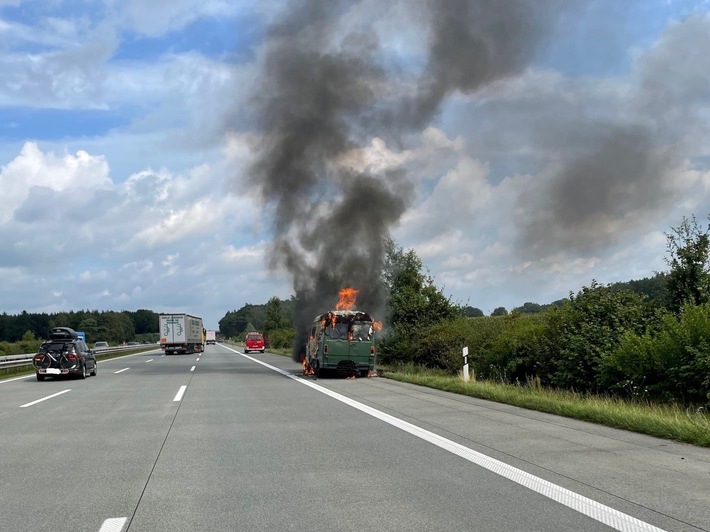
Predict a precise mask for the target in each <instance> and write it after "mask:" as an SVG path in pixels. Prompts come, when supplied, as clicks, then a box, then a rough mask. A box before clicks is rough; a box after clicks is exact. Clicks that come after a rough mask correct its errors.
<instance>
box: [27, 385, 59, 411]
mask: <svg viewBox="0 0 710 532" xmlns="http://www.w3.org/2000/svg"><path fill="white" fill-rule="evenodd" d="M67 392H71V388H69V389H67V390H62V391H61V392H57V393H53V394H52V395H48V396H47V397H42V399H37V400H36V401H32V402H31V403H27V404H24V405H20V408H26V407H28V406H32V405H36V404H37V403H41V402H42V401H46V400H47V399H52V398H53V397H57V396H58V395H62V394H63V393H67Z"/></svg>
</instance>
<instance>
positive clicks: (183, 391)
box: [173, 384, 187, 401]
mask: <svg viewBox="0 0 710 532" xmlns="http://www.w3.org/2000/svg"><path fill="white" fill-rule="evenodd" d="M185 390H187V385H185V384H183V385H182V386H180V389H179V390H178V393H177V394H176V395H175V399H173V401H179V400H181V399H182V396H183V395H185Z"/></svg>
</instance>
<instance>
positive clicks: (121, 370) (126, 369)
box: [114, 368, 131, 373]
mask: <svg viewBox="0 0 710 532" xmlns="http://www.w3.org/2000/svg"><path fill="white" fill-rule="evenodd" d="M129 369H131V368H123V369H119V370H118V371H114V373H123V372H124V371H128V370H129Z"/></svg>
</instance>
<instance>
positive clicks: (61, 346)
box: [39, 342, 71, 353]
mask: <svg viewBox="0 0 710 532" xmlns="http://www.w3.org/2000/svg"><path fill="white" fill-rule="evenodd" d="M70 346H71V342H45V343H43V344H42V345H41V346H40V347H39V349H40V351H42V352H44V353H46V352H47V351H64V350H66V349H68V348H69V347H70Z"/></svg>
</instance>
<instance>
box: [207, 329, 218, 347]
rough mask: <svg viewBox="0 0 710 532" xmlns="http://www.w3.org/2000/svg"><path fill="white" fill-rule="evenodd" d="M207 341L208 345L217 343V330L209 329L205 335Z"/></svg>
mask: <svg viewBox="0 0 710 532" xmlns="http://www.w3.org/2000/svg"><path fill="white" fill-rule="evenodd" d="M205 343H206V344H207V345H209V344H212V345H215V344H216V343H217V331H207V334H206V335H205Z"/></svg>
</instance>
